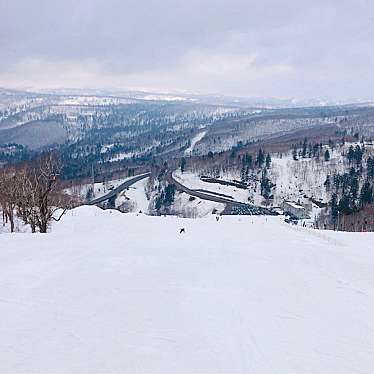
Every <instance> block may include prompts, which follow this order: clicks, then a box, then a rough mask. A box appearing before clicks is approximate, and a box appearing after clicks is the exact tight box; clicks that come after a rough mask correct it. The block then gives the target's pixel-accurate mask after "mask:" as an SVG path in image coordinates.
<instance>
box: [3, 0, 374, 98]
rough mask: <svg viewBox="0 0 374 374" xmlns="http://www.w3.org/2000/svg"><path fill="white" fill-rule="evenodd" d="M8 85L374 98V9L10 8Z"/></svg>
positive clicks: (107, 0) (119, 3) (259, 1)
mask: <svg viewBox="0 0 374 374" xmlns="http://www.w3.org/2000/svg"><path fill="white" fill-rule="evenodd" d="M0 86H5V87H14V88H25V87H28V88H59V87H68V88H73V87H77V88H116V89H143V90H151V91H163V92H168V91H169V92H170V91H187V92H196V93H219V94H226V95H236V96H247V97H258V96H261V97H279V98H292V97H295V98H298V99H312V98H326V99H330V100H348V101H349V100H352V99H356V98H374V1H372V0H333V1H329V0H308V1H304V0H286V1H282V0H256V1H252V0H157V1H154V0H147V1H146V0H133V1H132V0H83V1H80V0H61V1H60V0H45V1H44V0H32V1H31V0H23V1H21V0H0Z"/></svg>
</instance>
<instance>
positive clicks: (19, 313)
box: [0, 207, 374, 373]
mask: <svg viewBox="0 0 374 374" xmlns="http://www.w3.org/2000/svg"><path fill="white" fill-rule="evenodd" d="M182 227H183V228H185V231H186V232H185V233H184V234H179V230H180V229H181V228H182ZM358 243H359V244H358ZM0 248H1V250H0V315H1V319H0V355H1V360H0V372H4V373H5V372H6V373H15V372H65V373H71V372H90V373H93V372H127V373H144V372H162V373H181V372H184V373H187V372H204V373H212V372H215V373H216V372H230V373H233V372H243V373H244V372H246V373H248V372H255V373H259V372H272V373H303V372H309V373H310V372H314V373H316V372H318V373H327V372H328V373H343V372H344V373H348V372H349V373H351V372H366V373H369V372H371V371H372V369H373V367H374V323H373V315H374V298H373V296H372V290H373V288H374V272H373V266H374V252H373V248H374V235H373V234H370V233H355V234H349V233H341V232H328V231H325V232H321V231H313V230H309V229H302V228H299V227H293V226H289V225H286V224H284V223H282V222H281V220H280V219H279V218H277V217H267V218H266V217H250V216H248V217H235V216H225V217H222V218H221V219H220V220H219V221H216V219H215V218H214V217H212V216H210V217H209V218H205V219H199V220H191V219H181V218H175V217H149V216H144V215H142V214H139V215H136V214H126V215H124V214H121V213H119V212H117V211H111V210H106V211H103V210H100V209H99V208H95V207H81V208H78V209H75V210H73V211H71V212H69V213H68V215H67V216H65V217H64V219H63V220H62V221H61V222H59V223H56V224H55V225H54V226H53V230H52V233H50V234H46V235H42V234H35V235H29V234H15V235H10V234H0Z"/></svg>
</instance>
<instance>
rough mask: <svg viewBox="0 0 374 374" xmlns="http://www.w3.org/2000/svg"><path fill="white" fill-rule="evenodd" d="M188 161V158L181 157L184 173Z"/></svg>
mask: <svg viewBox="0 0 374 374" xmlns="http://www.w3.org/2000/svg"><path fill="white" fill-rule="evenodd" d="M186 163H187V161H186V159H185V158H184V157H182V159H181V172H182V173H183V172H184V171H185V169H186Z"/></svg>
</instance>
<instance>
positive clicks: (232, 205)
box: [170, 173, 277, 215]
mask: <svg viewBox="0 0 374 374" xmlns="http://www.w3.org/2000/svg"><path fill="white" fill-rule="evenodd" d="M170 180H171V182H172V183H173V184H175V187H176V189H177V190H179V191H182V192H185V193H186V194H188V195H190V196H194V197H198V198H199V199H202V200H208V201H213V202H216V203H222V204H226V208H225V210H224V211H223V214H228V215H230V214H243V215H276V214H277V213H275V212H274V211H272V210H271V209H268V208H263V207H259V206H256V205H252V204H246V203H242V202H239V201H235V200H231V199H227V198H224V197H220V196H217V195H213V194H212V195H211V194H208V193H204V192H201V191H198V190H191V189H190V188H188V187H186V186H184V185H183V184H182V183H180V182H178V181H177V180H176V179H175V178H174V177H173V174H172V173H171V174H170Z"/></svg>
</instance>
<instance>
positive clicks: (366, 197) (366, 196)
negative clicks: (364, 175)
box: [360, 180, 373, 207]
mask: <svg viewBox="0 0 374 374" xmlns="http://www.w3.org/2000/svg"><path fill="white" fill-rule="evenodd" d="M372 202H373V187H372V186H371V185H370V182H369V181H368V180H366V181H365V183H364V184H363V186H362V188H361V192H360V206H361V207H362V206H364V205H365V204H370V203H372Z"/></svg>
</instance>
